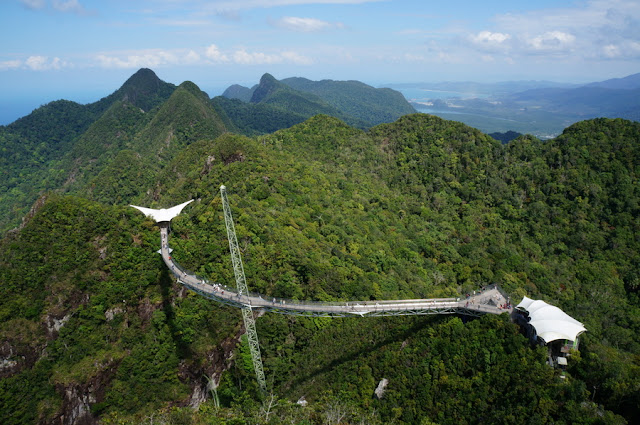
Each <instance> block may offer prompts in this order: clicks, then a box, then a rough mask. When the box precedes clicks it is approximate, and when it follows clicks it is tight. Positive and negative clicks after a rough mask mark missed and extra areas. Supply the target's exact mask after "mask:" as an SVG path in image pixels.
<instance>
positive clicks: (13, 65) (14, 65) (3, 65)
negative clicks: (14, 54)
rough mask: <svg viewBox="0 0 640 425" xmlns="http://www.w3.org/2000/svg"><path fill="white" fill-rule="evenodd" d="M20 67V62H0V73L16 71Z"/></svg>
mask: <svg viewBox="0 0 640 425" xmlns="http://www.w3.org/2000/svg"><path fill="white" fill-rule="evenodd" d="M21 66H22V62H21V61H19V60H9V61H3V62H0V71H7V70H10V69H18V68H20V67H21Z"/></svg>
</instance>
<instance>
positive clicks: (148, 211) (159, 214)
mask: <svg viewBox="0 0 640 425" xmlns="http://www.w3.org/2000/svg"><path fill="white" fill-rule="evenodd" d="M191 202H193V199H192V200H190V201H187V202H185V203H182V204H180V205H176V206H175V207H171V208H161V209H157V210H156V209H152V208H145V207H138V206H136V205H130V206H131V207H133V208H135V209H137V210H139V211H142V212H143V213H144V215H146V216H147V217H151V218H153V219H154V220H155V221H156V222H157V223H160V222H163V221H171V219H172V218H174V217H175V216H177V215H178V214H180V211H182V209H183V208H184V207H186V206H187V205H188V204H189V203H191Z"/></svg>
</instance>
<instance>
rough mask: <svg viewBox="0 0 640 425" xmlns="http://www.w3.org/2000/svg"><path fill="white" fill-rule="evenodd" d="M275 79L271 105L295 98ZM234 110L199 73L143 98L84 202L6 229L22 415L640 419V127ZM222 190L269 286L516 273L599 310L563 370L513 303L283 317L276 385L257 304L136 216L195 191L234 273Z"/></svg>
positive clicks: (514, 286) (410, 285)
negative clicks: (241, 301)
mask: <svg viewBox="0 0 640 425" xmlns="http://www.w3.org/2000/svg"><path fill="white" fill-rule="evenodd" d="M266 83H267V84H265V88H267V89H269V90H265V91H264V92H262V93H260V92H259V94H258V95H257V96H259V97H260V98H261V100H264V99H269V97H270V96H272V95H274V94H275V95H277V96H279V94H278V92H279V93H280V94H284V95H287V96H288V94H287V93H288V92H287V91H286V90H285V89H282V88H281V87H280V86H279V84H275V83H277V81H276V82H274V81H266ZM291 90H293V89H291ZM253 95H255V92H254V94H253ZM290 98H291V99H299V98H296V97H295V96H292V97H290ZM306 100H309V98H306ZM228 101H229V102H236V101H233V100H228ZM220 105H221V103H216V102H215V101H214V102H210V101H208V98H207V96H206V95H205V94H203V93H202V92H201V91H200V90H199V89H197V87H195V85H193V84H192V83H188V82H187V83H183V84H182V85H180V86H179V87H177V88H175V89H174V90H173V91H172V93H171V94H170V97H168V98H167V99H166V100H165V101H164V102H161V103H158V104H157V105H156V106H155V107H154V108H153V109H152V110H149V111H141V110H140V109H139V108H138V107H136V106H134V105H133V104H131V103H130V102H129V101H128V100H127V99H122V98H120V99H117V100H116V101H114V102H113V103H112V104H111V105H110V106H109V108H108V109H105V111H104V112H103V113H102V114H101V115H100V117H99V118H98V119H96V120H95V121H93V122H92V123H91V124H89V125H88V126H87V129H86V131H83V132H81V133H80V132H79V133H78V134H80V135H79V136H78V137H77V138H75V139H73V140H72V141H71V142H69V143H70V145H71V146H70V152H75V153H74V155H77V157H78V158H81V159H80V161H81V162H80V163H81V164H83V165H82V166H78V167H77V169H75V171H76V174H74V176H77V177H75V180H74V179H72V178H70V176H69V175H66V176H65V175H62V176H61V178H60V180H63V182H64V183H66V186H65V187H69V188H74V189H73V191H72V190H71V189H69V190H70V193H73V194H74V195H73V196H70V195H69V194H59V193H49V194H48V195H47V196H45V197H42V198H40V199H39V201H38V202H37V203H36V204H35V205H34V208H33V210H32V212H31V213H30V214H29V217H28V219H27V220H26V221H25V223H24V226H23V227H22V228H21V229H20V230H19V231H16V232H11V233H9V234H7V235H6V236H5V237H4V239H3V240H2V241H1V242H0V281H1V282H2V285H0V334H1V335H2V337H1V338H0V341H1V343H0V365H1V366H0V415H1V417H0V422H2V423H16V424H31V423H44V424H48V423H51V424H53V423H86V424H92V423H97V421H101V423H104V424H119V423H151V422H154V423H156V422H158V421H164V422H165V423H176V424H177V423H181V424H189V423H193V424H205V423H220V424H245V423H246V424H255V423H273V424H276V423H295V424H321V423H336V424H337V423H353V424H355V423H370V424H376V423H379V424H382V423H392V422H393V423H399V424H431V423H438V424H461V423H469V424H472V423H491V424H493V423H504V424H514V423H515V424H517V423H555V424H573V423H584V424H597V423H613V424H616V423H619V424H623V423H635V422H636V420H637V418H638V416H639V415H640V411H639V409H638V406H640V364H639V363H638V358H639V356H640V337H639V336H638V335H640V299H639V297H638V289H639V288H640V274H639V270H640V240H638V238H637V235H638V234H639V233H640V186H639V185H638V184H637V182H638V179H639V178H640V145H639V144H638V140H640V124H638V123H634V122H630V121H625V120H622V119H615V120H613V119H594V120H590V121H584V122H580V123H577V124H574V125H573V126H571V127H569V128H567V129H566V130H565V131H564V132H563V133H562V135H560V136H558V137H557V138H555V139H552V140H549V141H545V142H542V141H540V140H538V139H535V138H533V137H531V136H521V137H519V138H517V139H515V140H513V141H511V142H510V143H509V144H506V145H502V144H501V143H500V142H498V141H496V140H494V139H492V138H491V137H489V136H487V135H485V134H483V133H481V132H480V131H478V130H475V129H473V128H470V127H467V126H465V125H464V124H461V123H458V122H452V121H446V120H442V119H440V118H437V117H433V116H429V115H425V114H413V115H406V116H403V117H401V118H399V119H398V120H396V121H395V122H392V123H387V124H381V125H378V126H375V127H373V128H371V129H368V130H362V129H359V128H355V127H352V126H349V125H347V124H345V123H344V122H343V121H341V120H339V119H337V118H334V117H329V116H327V115H316V116H314V117H312V118H310V119H307V120H305V121H304V122H301V123H299V124H297V125H294V126H293V127H291V128H287V129H281V130H279V131H276V132H274V133H272V134H267V135H259V136H255V137H252V138H250V137H246V136H242V135H238V134H234V133H233V131H235V124H233V123H232V119H231V117H229V116H228V115H226V114H222V113H221V112H220V111H221V110H222V109H224V108H222V107H221V106H220ZM258 105H260V103H259V104H258ZM80 122H83V121H82V120H80ZM75 125H80V124H75ZM3 130H5V131H6V130H7V129H6V128H5V129H3ZM229 130H231V131H229ZM2 134H3V137H4V136H6V135H7V134H9V133H4V132H3V133H2ZM101 135H102V136H101ZM2 146H3V149H8V147H10V146H13V145H6V144H3V145H2ZM16 157H18V156H16ZM65 160H66V158H63V159H61V160H60V161H61V163H64V161H65ZM65 167H66V165H65ZM92 167H94V168H92ZM4 169H5V168H4V167H3V168H2V170H3V172H4ZM87 170H90V172H89V171H87ZM24 176H25V177H26V178H30V177H29V176H30V171H29V170H27V171H24ZM81 182H86V183H82V184H81ZM220 184H225V185H226V186H227V190H228V192H229V194H230V201H231V203H232V208H233V213H234V217H235V220H236V231H237V233H238V237H239V241H240V245H241V249H242V255H243V260H244V267H245V272H246V275H247V281H248V284H249V286H250V288H251V290H254V291H257V292H261V293H263V294H265V295H267V296H274V297H275V296H278V297H287V298H293V299H306V300H377V299H403V298H418V297H443V296H454V297H455V296H459V295H460V294H463V293H465V292H468V291H471V290H474V289H476V288H478V287H479V286H481V285H484V284H487V283H498V284H500V285H501V286H502V288H504V289H505V290H506V291H507V292H508V293H509V294H510V295H511V298H512V300H513V301H514V302H518V301H519V300H520V299H521V298H522V296H524V295H527V296H529V297H533V298H538V297H539V298H542V299H545V300H546V301H548V302H550V303H552V304H554V305H557V306H559V307H561V308H562V309H563V310H565V311H566V312H567V313H569V314H570V315H572V316H573V317H575V318H576V319H578V320H580V321H581V322H583V323H584V324H585V326H586V328H587V329H588V332H587V333H586V334H584V336H583V337H581V345H580V352H579V353H575V354H574V355H573V356H572V358H571V360H570V364H569V368H568V370H567V372H566V374H565V375H564V378H562V379H561V377H560V372H559V371H558V370H554V369H552V368H550V367H549V366H547V365H546V364H545V361H546V350H545V349H544V348H543V347H531V346H530V345H529V343H528V341H527V340H526V339H525V338H524V337H523V336H522V335H521V334H520V332H519V329H518V327H517V326H516V325H514V324H513V323H511V322H510V321H509V320H508V318H507V317H506V316H500V317H497V316H491V317H489V316H485V317H481V318H479V319H474V320H466V319H465V318H460V317H443V316H440V317H416V318H409V317H397V318H344V319H318V318H315V319H310V318H297V317H288V316H280V315H276V314H266V315H264V316H262V317H260V318H258V319H257V327H258V335H259V338H260V344H261V349H262V356H263V360H264V366H265V372H266V375H267V383H268V387H269V389H270V391H271V394H270V395H269V396H268V397H266V398H263V399H261V397H260V395H259V394H258V390H257V387H256V384H255V377H254V374H253V370H252V368H251V361H250V355H249V352H248V348H247V347H246V345H245V344H239V342H240V341H241V339H242V338H241V335H242V333H243V329H242V327H241V323H242V321H241V316H240V314H239V312H238V311H237V310H234V309H232V308H231V307H226V306H222V305H217V304H215V303H213V302H211V301H209V300H206V299H204V298H202V297H200V296H198V295H196V294H193V293H190V292H187V291H186V290H184V289H183V288H181V287H180V286H179V285H178V284H177V283H176V282H175V281H174V280H173V278H171V277H170V274H169V273H168V271H167V270H166V266H165V265H164V263H163V262H162V259H161V258H160V256H159V255H158V254H156V253H155V251H156V250H157V249H158V248H159V242H160V241H159V235H158V233H159V232H158V229H157V227H156V226H155V225H154V223H153V222H152V221H150V220H149V219H147V218H145V217H144V216H143V215H142V214H140V213H139V212H138V211H135V210H134V209H132V208H130V207H128V206H127V205H128V204H129V203H135V204H139V205H146V206H149V207H169V206H172V205H175V204H177V203H180V202H184V201H186V200H188V199H196V202H194V203H192V204H191V205H190V206H189V207H188V208H187V209H185V210H184V211H183V213H182V214H181V215H180V216H178V217H177V218H175V219H174V220H173V221H172V226H171V227H172V233H171V245H172V247H173V248H174V252H173V254H172V255H174V256H175V258H177V259H179V261H180V262H181V264H183V265H184V266H186V267H187V268H189V269H191V270H193V271H195V272H197V273H198V274H200V275H203V276H206V277H208V278H209V279H211V280H212V281H217V282H222V283H225V284H229V285H233V282H234V278H233V269H232V266H231V261H230V259H229V255H228V243H227V240H226V230H225V226H224V220H223V217H222V209H221V205H220V198H219V196H218V188H219V186H220ZM76 185H77V187H76ZM383 378H385V379H388V380H389V384H388V386H387V389H386V393H385V394H384V396H383V397H382V398H378V397H375V396H374V395H373V393H374V390H375V389H376V386H377V385H378V382H379V381H380V380H382V379H383ZM211 383H213V384H211ZM301 397H305V398H306V401H307V402H308V405H307V406H306V407H302V406H300V405H297V404H296V403H295V402H296V401H297V400H298V399H300V398H301ZM190 406H191V407H190ZM193 406H198V407H199V410H198V411H195V410H193V409H192V407H193Z"/></svg>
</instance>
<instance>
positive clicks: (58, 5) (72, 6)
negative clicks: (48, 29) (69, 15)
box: [52, 0, 84, 13]
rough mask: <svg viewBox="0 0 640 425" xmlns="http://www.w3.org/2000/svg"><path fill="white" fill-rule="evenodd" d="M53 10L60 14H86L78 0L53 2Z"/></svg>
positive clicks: (55, 0)
mask: <svg viewBox="0 0 640 425" xmlns="http://www.w3.org/2000/svg"><path fill="white" fill-rule="evenodd" d="M52 3H53V8H54V9H55V10H57V11H59V12H77V13H82V12H84V7H82V5H81V4H80V3H79V2H78V0H66V1H64V0H53V2H52Z"/></svg>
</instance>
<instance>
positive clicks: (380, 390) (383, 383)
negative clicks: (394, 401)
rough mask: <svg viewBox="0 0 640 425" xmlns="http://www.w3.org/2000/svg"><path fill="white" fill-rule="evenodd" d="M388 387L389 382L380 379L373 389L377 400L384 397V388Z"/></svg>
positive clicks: (385, 379)
mask: <svg viewBox="0 0 640 425" xmlns="http://www.w3.org/2000/svg"><path fill="white" fill-rule="evenodd" d="M387 385H389V380H388V379H387V378H382V379H381V380H380V382H379V383H378V387H377V388H376V389H375V391H374V394H375V395H376V397H378V399H381V398H382V397H383V396H384V392H385V388H386V387H387Z"/></svg>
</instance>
